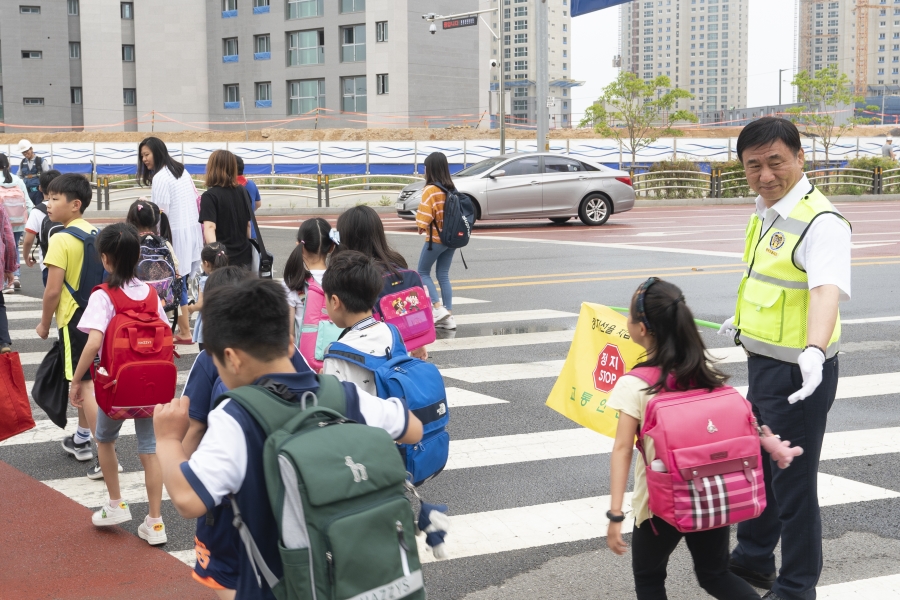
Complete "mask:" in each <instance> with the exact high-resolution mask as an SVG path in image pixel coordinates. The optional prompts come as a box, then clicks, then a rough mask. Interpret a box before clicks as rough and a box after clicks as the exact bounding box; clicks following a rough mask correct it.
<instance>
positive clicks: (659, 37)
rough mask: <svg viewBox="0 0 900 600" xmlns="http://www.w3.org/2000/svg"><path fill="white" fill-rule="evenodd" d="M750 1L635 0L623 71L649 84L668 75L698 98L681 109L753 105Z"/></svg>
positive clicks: (625, 14)
mask: <svg viewBox="0 0 900 600" xmlns="http://www.w3.org/2000/svg"><path fill="white" fill-rule="evenodd" d="M749 5H750V0H652V1H651V0H646V1H645V0H634V1H633V2H630V3H628V4H624V5H622V6H621V8H620V23H619V29H620V36H619V37H620V51H621V56H620V57H617V60H619V61H620V68H621V69H622V70H623V71H630V72H632V73H635V74H636V75H637V76H638V77H641V78H643V79H653V78H656V77H658V76H660V75H666V76H668V77H669V79H670V80H671V82H672V87H676V88H681V89H684V90H687V91H689V92H690V93H691V94H693V96H694V97H693V99H685V100H680V101H679V104H678V106H677V109H682V110H690V111H692V112H698V113H699V112H705V111H725V110H728V109H730V108H732V107H744V106H746V105H747V43H748V40H749V35H748V15H749V12H748V11H749Z"/></svg>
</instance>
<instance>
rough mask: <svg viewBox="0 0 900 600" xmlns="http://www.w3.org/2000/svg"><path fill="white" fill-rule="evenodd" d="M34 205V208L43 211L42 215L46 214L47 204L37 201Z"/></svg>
mask: <svg viewBox="0 0 900 600" xmlns="http://www.w3.org/2000/svg"><path fill="white" fill-rule="evenodd" d="M34 207H35V208H36V209H38V210H39V211H41V212H42V213H44V215H46V214H47V205H46V204H44V203H43V202H38V203H37V204H35V205H34Z"/></svg>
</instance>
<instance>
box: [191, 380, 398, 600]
mask: <svg viewBox="0 0 900 600" xmlns="http://www.w3.org/2000/svg"><path fill="white" fill-rule="evenodd" d="M265 379H271V380H273V381H274V382H276V383H280V384H283V385H285V386H287V388H288V389H289V390H290V391H291V392H292V393H294V394H295V395H296V396H297V398H298V399H299V398H300V396H301V395H302V394H303V393H304V392H307V391H311V392H316V391H317V390H318V381H317V380H316V377H315V374H314V373H313V372H312V370H309V369H304V370H303V371H302V372H297V373H273V374H269V375H267V376H266V377H265ZM342 385H343V386H344V392H345V394H346V400H347V414H346V416H347V417H348V418H350V419H352V420H354V421H356V422H358V423H363V424H366V425H370V426H372V427H380V428H381V429H384V430H385V431H387V433H388V434H389V435H390V436H391V437H392V438H393V439H398V438H401V437H403V435H404V434H405V433H406V428H407V426H408V425H409V422H408V414H409V412H408V409H407V406H406V402H405V401H404V400H402V399H399V398H389V399H387V400H381V399H379V398H376V397H374V396H372V395H371V394H367V393H366V392H364V391H362V390H360V389H359V388H357V387H356V386H355V385H353V384H351V383H343V384H342ZM207 423H208V428H207V430H206V433H205V434H204V436H203V440H202V441H201V442H200V446H199V447H198V448H197V451H196V452H194V454H193V455H192V456H191V458H190V460H188V461H185V462H183V463H182V464H181V472H182V473H183V474H184V476H185V478H186V479H187V481H188V483H189V484H190V486H191V488H193V490H194V492H195V493H196V494H197V496H198V497H199V498H200V499H201V500H202V501H203V503H204V504H205V505H206V508H207V509H208V510H211V509H212V508H213V507H215V506H218V505H219V504H221V502H222V499H223V498H225V497H226V496H228V495H229V494H233V495H234V501H235V502H236V503H237V506H238V507H239V508H240V512H241V513H242V514H243V519H244V522H245V523H246V524H247V527H248V528H249V531H250V533H251V534H252V535H253V539H254V540H255V542H256V545H257V546H258V547H259V550H260V553H261V554H262V556H263V558H264V560H265V561H266V564H268V566H269V568H270V569H272V572H273V573H274V574H275V576H276V577H278V578H279V579H280V578H281V577H282V576H283V574H284V571H283V569H282V565H281V559H280V556H279V553H278V527H277V524H276V522H275V516H274V514H273V513H272V507H271V504H270V503H269V499H268V495H267V492H266V489H267V488H266V481H265V470H264V466H263V445H264V443H265V439H266V436H265V433H264V432H263V430H262V428H261V427H260V426H259V425H258V424H257V423H256V421H254V420H253V417H251V416H250V414H249V413H247V411H246V410H244V408H243V407H241V406H240V404H238V403H237V402H232V401H231V400H230V399H229V400H226V401H224V402H222V403H221V404H219V405H218V406H217V407H216V408H215V409H214V410H212V411H210V413H209V417H208V421H207ZM239 573H240V574H239V577H238V584H237V597H238V598H266V599H271V598H274V595H273V594H272V591H271V589H270V588H269V587H268V585H266V582H265V579H263V580H262V586H263V587H262V589H260V588H259V587H258V585H257V581H256V575H255V573H254V571H253V567H252V566H251V564H250V560H249V559H248V557H247V553H246V549H245V548H244V546H243V544H242V545H241V548H240V567H239Z"/></svg>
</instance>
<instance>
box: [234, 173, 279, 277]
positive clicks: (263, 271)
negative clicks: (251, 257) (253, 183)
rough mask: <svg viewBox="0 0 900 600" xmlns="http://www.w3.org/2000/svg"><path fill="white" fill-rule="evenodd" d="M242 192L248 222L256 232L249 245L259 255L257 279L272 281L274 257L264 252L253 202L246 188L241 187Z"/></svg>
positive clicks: (264, 248)
mask: <svg viewBox="0 0 900 600" xmlns="http://www.w3.org/2000/svg"><path fill="white" fill-rule="evenodd" d="M241 189H242V190H243V191H244V198H246V199H247V209H248V210H249V211H250V220H251V221H253V228H254V229H255V230H256V239H255V240H254V239H251V240H249V242H250V245H251V246H253V247H254V249H255V250H256V252H257V253H258V254H259V266H258V269H259V278H260V279H272V266H273V265H274V264H275V257H274V256H273V255H272V253H271V252H267V251H266V244H265V243H264V242H263V237H262V231H261V230H260V228H259V225H258V224H257V223H256V213H254V212H253V201H252V200H251V199H250V192H248V191H247V188H245V187H244V186H241Z"/></svg>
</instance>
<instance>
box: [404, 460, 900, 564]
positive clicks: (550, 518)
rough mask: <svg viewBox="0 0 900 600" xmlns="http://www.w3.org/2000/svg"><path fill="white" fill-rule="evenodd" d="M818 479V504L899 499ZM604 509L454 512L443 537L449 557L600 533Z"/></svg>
mask: <svg viewBox="0 0 900 600" xmlns="http://www.w3.org/2000/svg"><path fill="white" fill-rule="evenodd" d="M818 483H819V494H818V495H819V505H820V506H836V505H839V504H852V503H858V502H868V501H871V500H881V499H886V498H900V493H898V492H895V491H893V490H888V489H885V488H880V487H876V486H873V485H868V484H865V483H859V482H857V481H851V480H849V479H844V478H841V477H834V476H831V475H823V474H819V482H818ZM630 502H631V494H626V497H625V503H626V505H628V504H630ZM608 509H609V496H596V497H593V498H581V499H578V500H568V501H565V502H554V503H550V504H538V505H534V506H522V507H518V508H510V509H503V510H494V511H488V512H481V513H470V514H465V515H452V516H451V520H452V522H453V528H452V529H451V531H450V533H449V534H448V536H447V541H448V546H450V548H451V559H455V558H465V557H470V556H481V555H485V554H495V553H498V552H509V551H512V550H523V549H526V548H536V547H540V546H549V545H551V544H563V543H567V542H576V541H579V540H587V539H594V538H600V537H604V536H605V535H606V526H607V524H608V522H607V520H606V511H607V510H608ZM633 525H634V522H633V520H632V519H627V520H626V521H625V522H624V523H623V524H622V533H629V532H630V531H631V529H632V527H633ZM419 557H420V559H421V560H422V562H433V561H434V558H433V557H432V556H431V555H430V554H429V553H428V551H427V550H426V549H425V544H422V545H421V546H420V547H419Z"/></svg>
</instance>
